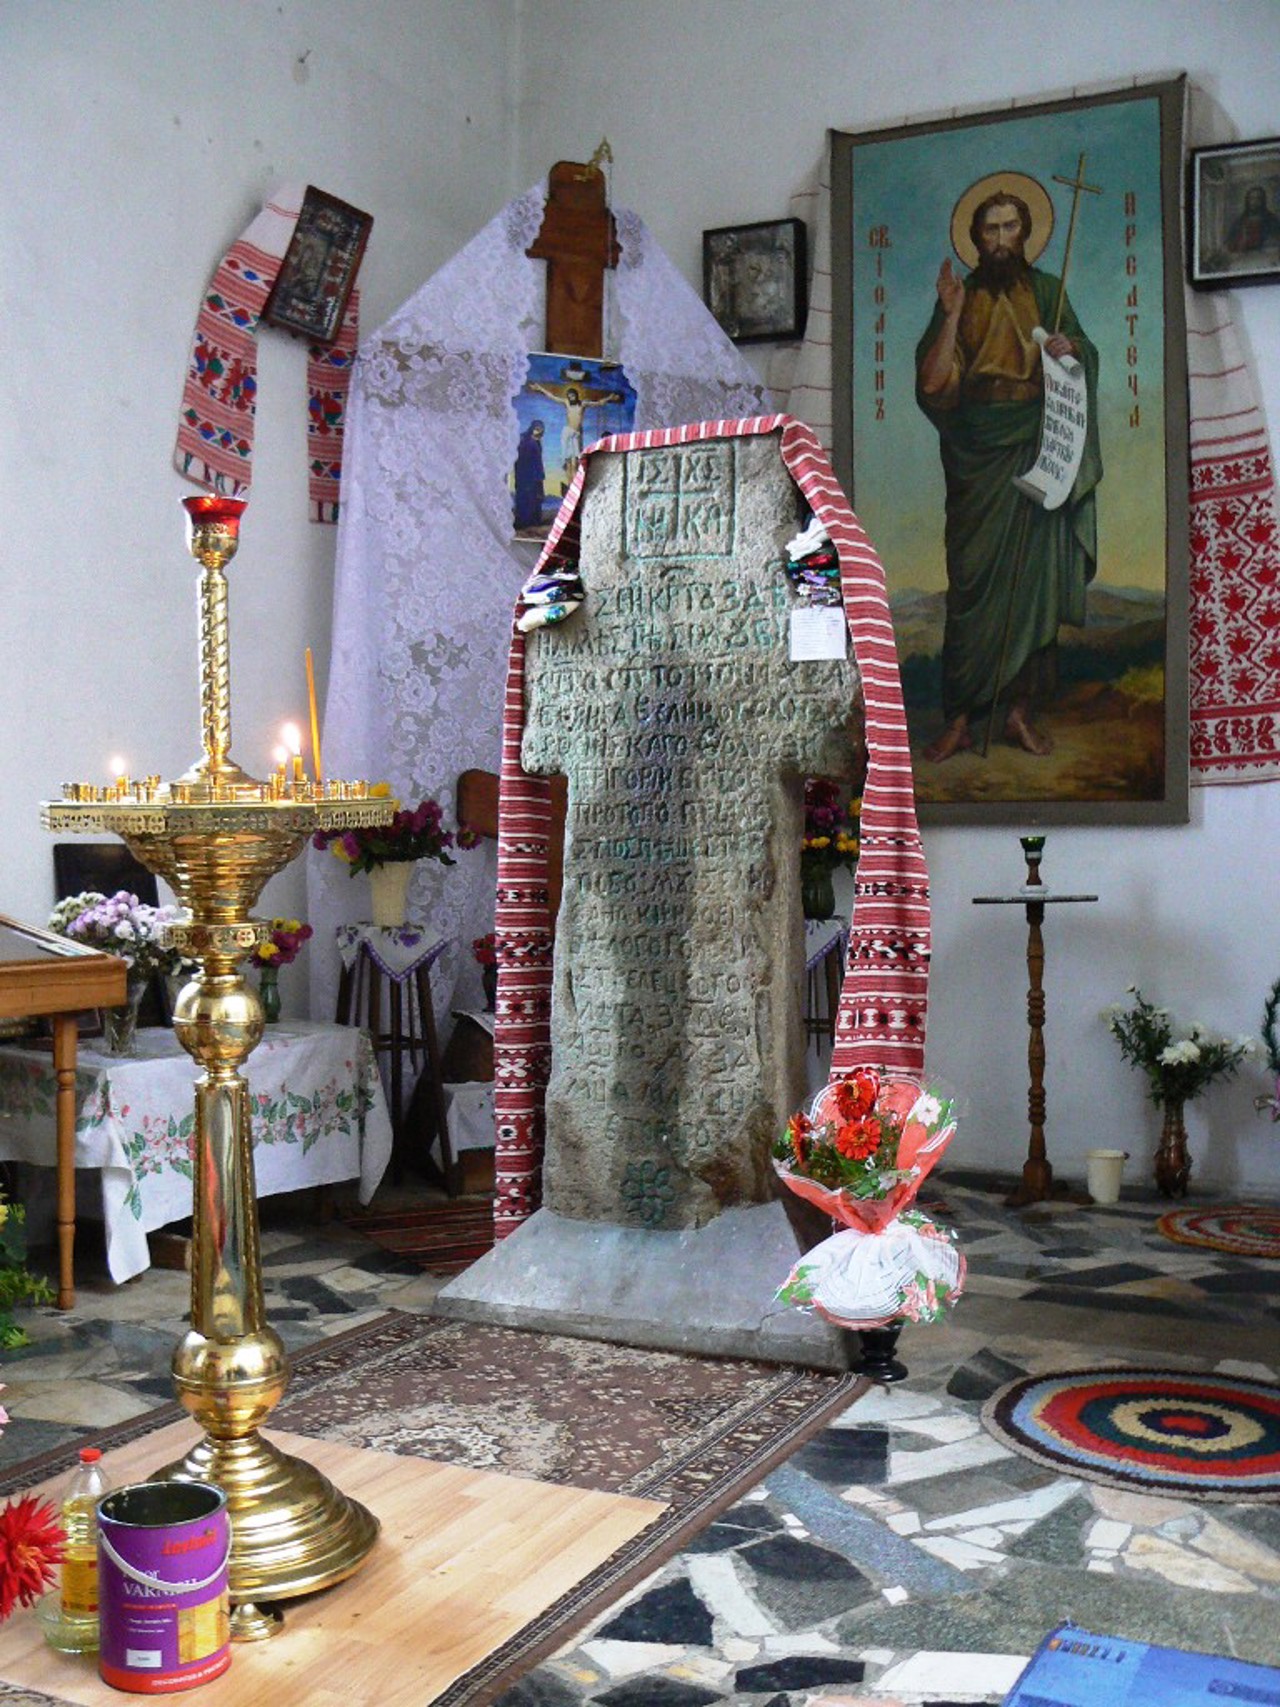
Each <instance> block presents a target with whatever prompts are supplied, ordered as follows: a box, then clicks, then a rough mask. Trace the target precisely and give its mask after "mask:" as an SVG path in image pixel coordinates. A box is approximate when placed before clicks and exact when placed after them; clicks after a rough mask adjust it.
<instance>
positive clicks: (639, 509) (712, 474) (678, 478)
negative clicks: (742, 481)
mask: <svg viewBox="0 0 1280 1707" xmlns="http://www.w3.org/2000/svg"><path fill="white" fill-rule="evenodd" d="M735 496H736V492H735V482H734V465H733V445H732V443H731V442H730V441H729V440H726V439H719V440H713V441H712V442H710V443H708V444H705V445H696V446H691V447H689V448H687V449H684V450H644V451H634V452H632V454H631V457H630V458H628V464H627V471H626V538H627V546H628V549H629V550H630V553H631V555H632V556H633V557H727V556H728V555H729V553H730V552H731V551H732V550H733V539H734V509H735V506H734V500H735Z"/></svg>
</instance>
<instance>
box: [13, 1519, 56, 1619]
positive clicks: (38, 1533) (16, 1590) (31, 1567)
mask: <svg viewBox="0 0 1280 1707" xmlns="http://www.w3.org/2000/svg"><path fill="white" fill-rule="evenodd" d="M62 1541H63V1534H62V1529H61V1527H60V1525H59V1523H58V1517H57V1513H56V1512H55V1511H54V1509H53V1507H52V1506H51V1505H48V1504H47V1503H46V1502H45V1501H43V1500H38V1499H36V1498H35V1497H34V1495H31V1494H28V1495H26V1496H25V1497H24V1498H23V1499H20V1500H13V1501H11V1502H10V1503H9V1504H8V1505H7V1506H5V1507H4V1509H3V1510H2V1511H0V1623H3V1621H4V1620H5V1619H6V1618H8V1616H9V1614H10V1613H11V1612H12V1611H13V1609H14V1607H15V1606H33V1605H34V1604H35V1602H36V1601H37V1600H39V1598H40V1596H41V1595H42V1594H43V1593H44V1591H45V1590H46V1589H47V1588H52V1587H53V1584H54V1582H55V1580H56V1575H57V1573H56V1572H55V1570H54V1566H55V1565H57V1564H59V1563H60V1562H61V1559H62Z"/></svg>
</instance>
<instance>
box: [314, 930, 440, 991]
mask: <svg viewBox="0 0 1280 1707" xmlns="http://www.w3.org/2000/svg"><path fill="white" fill-rule="evenodd" d="M337 935H338V954H339V956H340V958H341V960H342V964H343V965H344V966H345V967H346V968H347V970H348V971H350V970H351V968H352V967H353V966H354V965H355V963H356V960H357V958H358V956H359V953H360V948H361V944H363V945H364V948H365V952H366V953H367V954H368V956H369V958H370V960H372V961H373V964H374V965H375V966H376V967H377V968H378V969H379V971H381V972H385V973H386V975H387V977H388V978H391V979H393V980H394V982H395V983H397V984H403V983H404V981H405V979H406V978H411V977H412V976H413V974H414V973H415V972H417V971H419V970H422V971H425V970H426V969H427V968H428V967H431V966H434V965H435V963H436V961H437V960H439V958H440V956H441V955H442V954H443V953H444V951H445V949H446V948H448V946H449V938H448V937H442V936H437V935H436V933H435V932H434V931H433V930H431V929H430V927H429V926H427V925H408V924H405V925H339V926H338V932H337Z"/></svg>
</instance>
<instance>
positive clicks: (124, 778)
mask: <svg viewBox="0 0 1280 1707" xmlns="http://www.w3.org/2000/svg"><path fill="white" fill-rule="evenodd" d="M107 769H108V770H109V771H110V772H111V775H112V778H113V782H112V788H113V791H114V793H115V794H116V796H117V798H119V797H120V796H121V795H124V794H127V793H128V790H129V767H128V765H127V764H126V763H125V761H124V760H123V759H122V758H120V757H119V756H118V755H117V756H116V757H115V758H113V759H109V760H108V761H107Z"/></svg>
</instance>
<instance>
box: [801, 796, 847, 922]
mask: <svg viewBox="0 0 1280 1707" xmlns="http://www.w3.org/2000/svg"><path fill="white" fill-rule="evenodd" d="M843 795H844V791H843V789H842V788H841V786H840V784H839V783H836V782H831V781H830V780H829V779H828V778H827V777H821V776H811V777H808V778H806V780H805V785H804V836H803V838H802V839H801V842H800V904H801V909H802V911H803V913H804V916H805V918H806V919H831V918H834V917H835V911H836V891H835V874H836V872H837V871H839V870H840V869H841V868H842V867H843V868H844V869H845V870H846V871H852V870H853V868H854V867H855V866H856V865H857V863H858V852H859V848H860V845H861V844H860V843H859V840H858V829H859V822H860V815H861V811H862V800H861V798H860V797H858V796H854V797H853V798H852V799H845V798H844V797H843Z"/></svg>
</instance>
